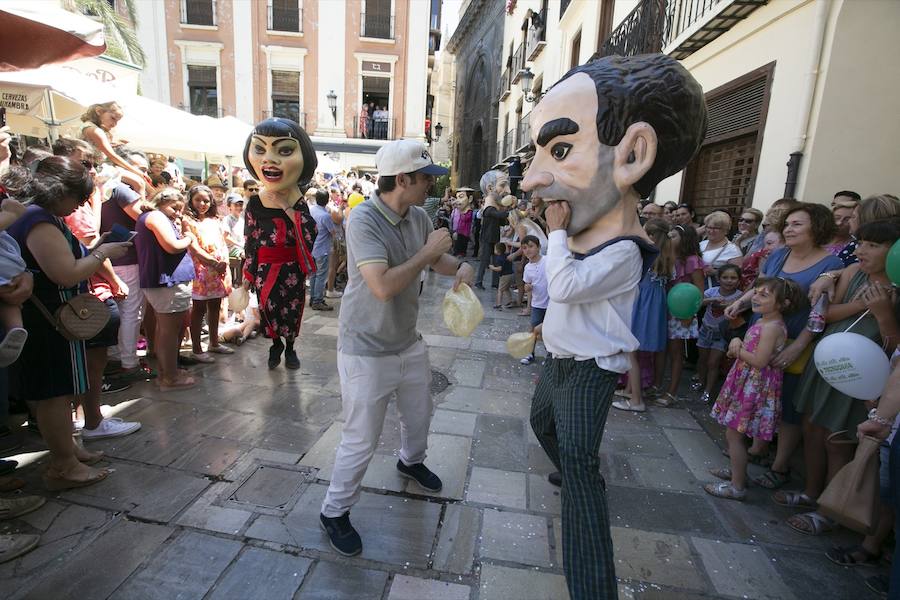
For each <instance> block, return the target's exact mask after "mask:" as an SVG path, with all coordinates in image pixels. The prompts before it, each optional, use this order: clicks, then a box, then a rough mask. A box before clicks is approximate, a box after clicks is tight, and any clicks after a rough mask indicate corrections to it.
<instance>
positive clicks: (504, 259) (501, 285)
mask: <svg viewBox="0 0 900 600" xmlns="http://www.w3.org/2000/svg"><path fill="white" fill-rule="evenodd" d="M507 250H508V248H507V247H506V244H504V243H503V242H497V243H496V244H495V245H494V255H493V256H492V257H491V265H490V267H488V268H489V269H490V270H491V271H493V272H494V276H493V280H494V282H496V283H494V284H492V285H495V286H496V288H497V303H496V304H494V310H502V308H503V297H504V296H506V297H508V298H509V304H508V305H507V307H509V306H511V305H512V292H510V291H509V287H510V284H511V283H512V278H513V266H512V263H511V262H510V261H509V257H508V256H507V254H506V253H507Z"/></svg>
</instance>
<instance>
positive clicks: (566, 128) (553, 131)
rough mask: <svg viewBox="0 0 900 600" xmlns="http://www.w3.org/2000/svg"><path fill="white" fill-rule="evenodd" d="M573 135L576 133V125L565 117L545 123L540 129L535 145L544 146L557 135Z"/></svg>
mask: <svg viewBox="0 0 900 600" xmlns="http://www.w3.org/2000/svg"><path fill="white" fill-rule="evenodd" d="M573 133H578V123H576V122H575V121H573V120H572V119H567V118H566V117H562V118H560V119H553V120H552V121H547V122H546V123H544V126H543V127H541V132H540V133H539V134H538V137H537V143H538V145H539V146H546V145H547V143H548V142H549V141H550V140H552V139H553V138H555V137H556V136H558V135H571V134H573Z"/></svg>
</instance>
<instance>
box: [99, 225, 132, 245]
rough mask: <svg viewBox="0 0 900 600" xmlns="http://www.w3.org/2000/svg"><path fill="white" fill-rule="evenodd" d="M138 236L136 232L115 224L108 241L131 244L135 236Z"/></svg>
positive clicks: (107, 238)
mask: <svg viewBox="0 0 900 600" xmlns="http://www.w3.org/2000/svg"><path fill="white" fill-rule="evenodd" d="M135 235H137V233H136V232H134V231H129V229H128V228H127V227H125V226H124V225H120V224H118V223H115V224H113V226H112V228H111V229H110V230H109V235H108V236H107V237H106V241H108V242H130V241H131V240H132V239H133V238H134V236H135Z"/></svg>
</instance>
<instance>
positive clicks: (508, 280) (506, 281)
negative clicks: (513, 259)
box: [497, 275, 513, 292]
mask: <svg viewBox="0 0 900 600" xmlns="http://www.w3.org/2000/svg"><path fill="white" fill-rule="evenodd" d="M512 278H513V276H512V275H501V276H500V287H499V288H497V289H498V291H500V292H508V291H509V287H510V285H511V284H512Z"/></svg>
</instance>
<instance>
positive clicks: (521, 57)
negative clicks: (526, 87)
mask: <svg viewBox="0 0 900 600" xmlns="http://www.w3.org/2000/svg"><path fill="white" fill-rule="evenodd" d="M510 70H511V72H512V83H519V77H520V76H521V74H522V71H524V70H525V42H522V43H521V44H519V47H518V48H516V51H515V53H513V56H512V63H511V64H510Z"/></svg>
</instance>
